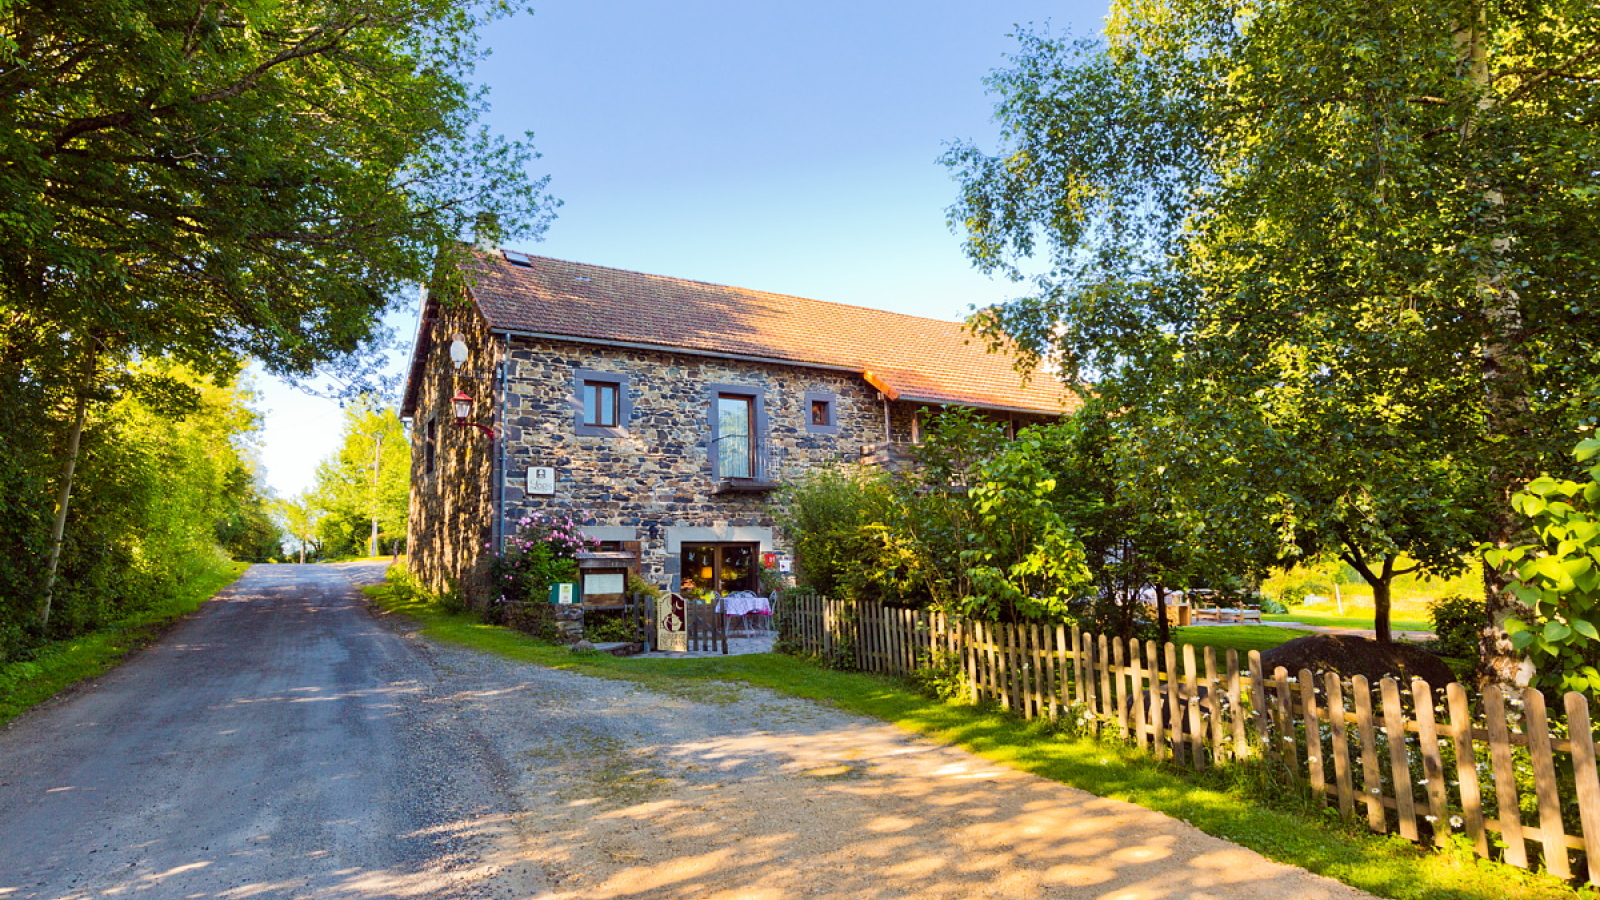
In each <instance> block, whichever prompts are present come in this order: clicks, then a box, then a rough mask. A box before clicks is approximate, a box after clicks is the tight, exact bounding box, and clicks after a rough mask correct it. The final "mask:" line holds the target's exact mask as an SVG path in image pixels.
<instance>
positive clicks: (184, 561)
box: [0, 360, 275, 662]
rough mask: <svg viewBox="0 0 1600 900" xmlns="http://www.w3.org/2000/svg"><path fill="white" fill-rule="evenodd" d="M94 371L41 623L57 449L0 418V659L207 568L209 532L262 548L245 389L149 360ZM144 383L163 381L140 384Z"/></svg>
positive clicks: (216, 559) (132, 607) (97, 623)
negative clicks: (96, 377) (100, 375)
mask: <svg viewBox="0 0 1600 900" xmlns="http://www.w3.org/2000/svg"><path fill="white" fill-rule="evenodd" d="M107 382H108V385H109V387H108V388H107V389H106V390H105V392H104V394H103V397H104V399H103V400H102V401H101V402H100V403H98V404H96V405H94V406H93V407H92V408H91V409H92V411H91V415H90V416H89V417H88V421H87V423H86V427H85V430H84V436H83V441H82V449H81V453H80V459H79V462H78V466H77V478H76V489H75V491H74V495H73V500H72V503H71V505H70V506H69V507H68V519H67V531H66V540H65V542H64V545H63V547H62V554H61V569H60V573H61V575H60V580H59V581H58V584H57V588H56V591H55V598H54V604H53V605H54V613H53V615H52V617H51V622H50V630H49V633H48V634H42V633H40V631H39V629H38V624H37V623H38V605H37V604H38V600H39V594H40V589H41V586H42V583H43V580H44V569H45V560H46V557H47V555H48V549H49V529H50V500H51V496H50V488H51V485H50V482H49V480H48V479H49V477H50V476H51V475H52V474H55V473H58V472H59V469H58V467H59V465H60V457H59V456H58V455H56V453H55V452H54V451H55V448H54V447H53V446H52V442H51V441H50V439H49V437H48V436H45V435H39V434H37V433H34V434H29V433H28V430H29V428H30V427H31V423H21V422H11V421H10V420H7V419H6V417H0V435H3V436H4V438H5V440H6V450H7V451H8V452H6V453H3V454H0V488H4V489H5V492H4V494H3V496H4V498H5V499H4V500H0V506H3V508H4V510H5V512H6V513H7V517H6V518H5V520H4V523H3V525H0V550H3V551H4V552H0V662H3V661H5V660H7V659H15V658H19V657H22V656H25V655H27V654H28V653H29V652H30V648H32V647H34V646H36V645H38V644H40V643H41V642H43V641H48V640H61V639H65V638H69V637H71V636H73V635H76V634H81V633H84V632H87V631H92V630H94V629H97V628H100V627H103V626H105V625H106V624H107V623H110V622H114V621H118V620H122V619H125V618H126V617H128V616H131V615H137V614H139V613H140V612H142V611H144V610H148V609H153V608H158V607H160V606H162V605H163V604H165V603H166V602H167V601H168V600H169V599H170V598H172V597H173V596H175V595H176V594H177V593H178V592H181V591H182V590H183V586H184V585H186V584H190V583H193V582H194V581H195V580H196V579H201V578H204V577H205V576H206V574H207V573H210V572H214V571H216V570H217V569H218V567H219V566H220V565H221V564H222V562H223V561H225V559H226V556H227V553H228V551H225V550H224V549H223V548H222V547H220V546H219V543H220V539H221V538H223V537H227V536H230V535H231V536H233V537H234V538H235V540H234V541H233V542H232V546H231V547H230V548H229V549H230V550H239V551H243V552H240V554H239V555H242V556H249V555H255V554H261V555H265V551H266V550H267V549H269V548H268V545H269V544H271V543H273V542H274V540H275V532H274V531H273V530H272V529H271V527H270V525H268V524H265V523H262V522H260V521H259V520H255V519H254V516H255V514H256V512H257V511H258V510H259V508H260V505H261V503H262V502H263V500H262V488H261V487H260V485H259V483H258V481H257V477H258V476H257V474H256V471H255V462H254V460H253V459H252V458H251V455H250V445H249V440H250V435H251V433H252V432H253V431H254V429H255V428H256V427H257V419H256V415H255V413H254V412H252V411H251V410H250V409H249V408H248V405H247V404H248V403H249V402H250V400H251V395H250V393H249V392H248V390H246V389H245V388H243V387H242V386H241V385H240V384H239V382H238V381H236V380H232V379H229V380H224V381H222V382H220V383H217V382H212V381H210V380H208V379H205V378H202V377H199V376H196V375H194V374H193V373H190V372H188V371H187V370H184V369H182V368H180V367H177V366H175V365H172V364H170V363H168V362H165V361H160V360H152V361H146V362H144V363H141V364H139V365H137V366H125V367H120V368H118V369H114V370H108V378H107ZM152 383H160V384H162V385H164V386H165V387H164V389H163V390H161V391H160V392H158V393H153V392H151V391H149V390H146V389H145V387H146V386H147V385H149V384H152ZM152 403H154V404H155V405H154V406H152V405H151V404H152ZM241 523H242V525H243V527H240V526H241Z"/></svg>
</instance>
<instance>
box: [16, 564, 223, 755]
mask: <svg viewBox="0 0 1600 900" xmlns="http://www.w3.org/2000/svg"><path fill="white" fill-rule="evenodd" d="M248 568H250V564H249V563H241V562H229V563H228V564H227V565H226V566H223V567H221V568H218V569H216V570H215V571H212V572H209V573H206V574H205V575H202V576H200V577H198V578H195V579H193V580H191V581H190V582H189V583H188V584H186V585H184V586H183V589H182V590H180V591H179V592H178V593H177V594H176V595H174V596H173V597H172V598H171V599H169V600H167V602H165V603H162V604H160V605H159V606H155V607H152V608H150V609H147V610H143V611H141V612H138V613H135V614H134V615H131V616H129V617H128V618H126V619H123V620H121V621H119V622H116V623H113V624H111V625H107V626H105V627H104V628H99V629H96V630H94V631H91V632H88V633H87V634H81V635H79V636H77V637H75V638H70V639H68V640H64V641H56V642H55V643H52V644H46V645H45V646H43V647H41V648H39V650H38V651H37V652H35V653H34V656H33V658H32V659H29V660H26V661H22V662H13V663H9V664H7V665H5V666H0V725H4V724H5V723H7V722H9V721H11V720H12V719H14V718H16V717H17V716H19V715H21V714H22V713H24V712H26V711H27V710H29V709H31V708H33V707H34V706H37V705H38V704H40V703H43V702H44V701H46V700H48V699H50V698H51V697H54V696H55V695H56V694H58V693H60V692H61V691H63V690H66V689H67V688H69V687H71V686H72V685H74V684H77V683H78V682H80V681H83V680H84V679H86V678H94V677H96V676H98V675H101V674H103V673H105V672H106V671H107V670H109V669H110V668H111V667H113V666H115V665H116V664H117V663H119V662H121V661H122V660H123V658H125V657H126V656H127V655H128V654H129V653H132V652H133V651H135V650H138V649H140V648H142V647H145V646H147V645H148V644H149V643H150V642H151V641H153V640H155V639H156V638H157V637H160V635H161V633H162V631H163V630H165V628H166V626H167V625H169V624H171V623H172V621H173V620H175V619H178V618H181V617H182V616H186V615H188V614H189V613H191V612H194V611H195V610H196V609H199V608H200V604H202V603H204V602H205V601H207V600H209V599H211V598H212V597H214V596H216V593H217V592H218V591H220V590H222V589H223V588H225V587H227V586H228V585H230V584H232V583H233V582H234V581H235V580H236V579H238V577H239V576H240V575H241V574H243V572H244V570H245V569H248Z"/></svg>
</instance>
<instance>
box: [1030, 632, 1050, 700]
mask: <svg viewBox="0 0 1600 900" xmlns="http://www.w3.org/2000/svg"><path fill="white" fill-rule="evenodd" d="M1045 632H1046V629H1045V628H1043V627H1041V626H1040V625H1039V623H1038V622H1034V623H1032V624H1031V625H1029V626H1028V639H1029V642H1030V644H1031V645H1032V647H1033V650H1032V651H1031V652H1032V654H1033V655H1032V656H1030V657H1029V662H1030V663H1031V665H1030V666H1029V668H1028V671H1030V672H1032V673H1033V714H1034V716H1035V717H1036V718H1040V719H1042V718H1045V717H1046V716H1048V715H1049V712H1048V711H1047V710H1048V702H1047V700H1048V694H1049V682H1048V681H1046V680H1045V676H1044V670H1045V665H1044V661H1045V657H1047V656H1049V653H1047V652H1046V651H1045Z"/></svg>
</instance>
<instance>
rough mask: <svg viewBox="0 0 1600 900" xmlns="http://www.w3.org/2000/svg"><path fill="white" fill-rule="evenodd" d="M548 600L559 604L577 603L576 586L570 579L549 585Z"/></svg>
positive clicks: (569, 604)
mask: <svg viewBox="0 0 1600 900" xmlns="http://www.w3.org/2000/svg"><path fill="white" fill-rule="evenodd" d="M550 602H551V603H555V604H557V605H559V606H571V605H572V604H574V603H577V602H578V586H577V585H576V584H574V583H572V582H570V581H561V582H557V583H555V584H552V585H550Z"/></svg>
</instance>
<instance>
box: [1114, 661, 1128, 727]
mask: <svg viewBox="0 0 1600 900" xmlns="http://www.w3.org/2000/svg"><path fill="white" fill-rule="evenodd" d="M1127 649H1128V648H1127V644H1126V643H1125V642H1124V641H1122V640H1121V639H1120V638H1113V639H1112V641H1111V662H1112V668H1113V672H1112V681H1113V683H1114V684H1115V685H1116V691H1115V694H1116V704H1117V736H1118V737H1127V735H1128V667H1127V665H1126V662H1127V660H1126V658H1125V656H1124V654H1126V653H1127Z"/></svg>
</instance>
